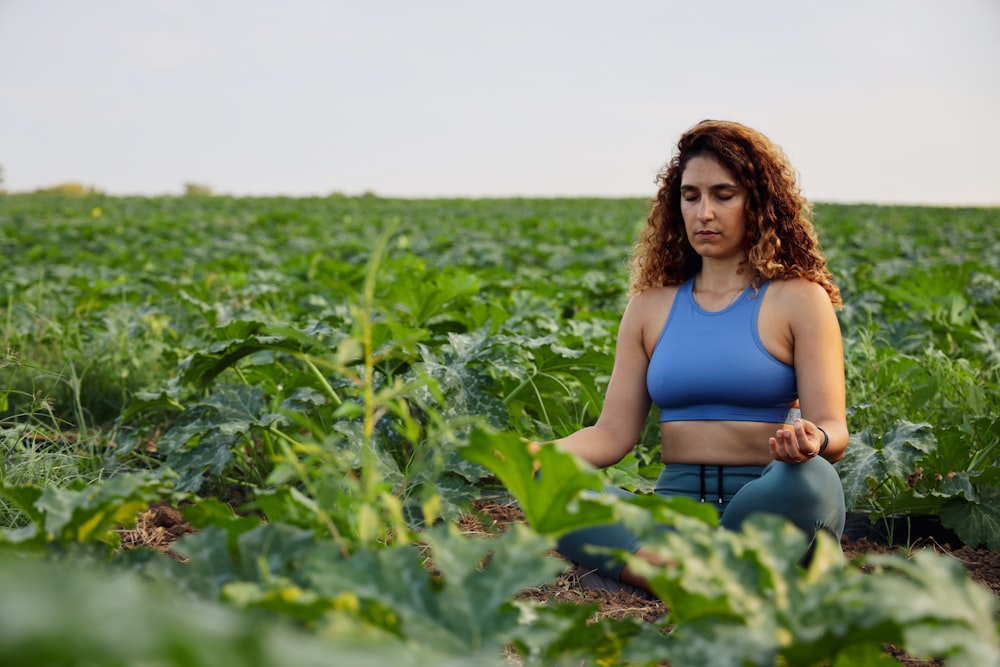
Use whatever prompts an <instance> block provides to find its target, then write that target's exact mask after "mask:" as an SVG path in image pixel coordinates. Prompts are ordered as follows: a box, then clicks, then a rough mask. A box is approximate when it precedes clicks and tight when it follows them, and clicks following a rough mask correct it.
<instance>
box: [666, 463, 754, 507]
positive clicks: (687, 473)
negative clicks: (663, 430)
mask: <svg viewBox="0 0 1000 667" xmlns="http://www.w3.org/2000/svg"><path fill="white" fill-rule="evenodd" d="M763 470H764V466H746V465H737V466H733V465H715V464H707V463H706V464H698V463H668V464H667V465H666V466H665V467H664V469H663V472H662V473H661V474H660V477H659V479H658V480H657V484H656V489H655V492H656V493H657V494H660V495H664V496H677V495H682V496H686V497H688V498H691V499H692V500H697V501H701V502H710V503H712V504H713V505H715V506H716V507H717V508H718V509H720V510H721V509H724V508H725V507H726V505H727V504H728V503H729V501H730V500H731V499H732V497H733V495H734V494H735V493H736V492H737V491H739V490H740V489H741V488H742V487H743V485H744V484H746V483H747V482H750V481H752V480H754V479H757V478H758V477H760V475H761V473H762V472H763Z"/></svg>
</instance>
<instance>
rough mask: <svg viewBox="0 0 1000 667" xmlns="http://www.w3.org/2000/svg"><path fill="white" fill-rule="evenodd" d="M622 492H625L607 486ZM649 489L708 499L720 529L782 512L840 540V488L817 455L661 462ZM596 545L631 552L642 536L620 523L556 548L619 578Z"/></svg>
mask: <svg viewBox="0 0 1000 667" xmlns="http://www.w3.org/2000/svg"><path fill="white" fill-rule="evenodd" d="M607 491H608V492H609V493H614V494H616V495H619V496H622V497H626V496H629V495H631V494H630V493H629V492H628V491H625V490H623V489H619V488H616V487H610V486H609V487H607ZM653 492H654V493H655V494H656V495H658V496H662V497H664V498H671V497H676V496H684V497H687V498H691V499H693V500H700V501H701V502H706V503H712V504H713V505H714V506H715V507H716V508H718V510H719V512H720V514H721V516H720V517H719V522H720V523H721V525H722V527H723V528H728V529H730V530H738V529H739V527H740V525H741V524H742V523H743V520H744V519H746V518H747V517H748V516H750V515H751V514H755V513H757V512H765V513H769V514H777V515H779V516H783V517H785V518H786V519H788V520H789V521H791V522H792V523H793V524H795V525H796V526H798V527H799V528H800V529H801V530H802V531H803V532H804V533H806V534H807V535H809V536H810V537H812V536H813V535H814V534H815V533H816V531H817V530H819V529H825V530H827V531H829V532H830V533H832V534H833V535H835V536H836V537H837V539H838V540H839V539H840V536H841V534H843V532H844V519H845V516H846V510H845V507H844V490H843V487H842V486H841V484H840V477H839V476H838V475H837V471H836V470H834V468H833V465H831V464H830V462H829V461H827V460H826V459H824V458H822V457H819V456H817V457H816V458H813V459H809V460H808V461H806V462H805V463H798V464H792V463H783V462H781V461H772V462H771V463H769V464H768V465H766V466H716V465H692V464H677V463H672V464H669V465H667V466H665V467H664V469H663V472H662V473H660V477H659V479H657V480H656V487H655V488H654V490H653ZM588 546H598V547H609V548H613V549H622V550H625V551H630V552H631V553H635V552H636V551H637V550H638V549H639V547H640V546H642V543H641V541H640V540H639V538H638V537H636V536H635V535H633V534H632V533H631V532H629V531H628V530H627V529H626V528H625V526H624V525H622V524H619V523H616V524H609V525H606V526H596V527H593V528H584V529H583V530H578V531H575V532H572V533H569V534H567V535H564V536H563V537H562V538H560V540H559V542H558V544H557V546H556V550H557V551H559V553H561V554H562V555H564V556H565V557H566V558H568V559H569V560H571V561H573V562H575V563H579V564H580V565H582V566H584V567H586V568H588V569H591V570H597V571H598V572H600V573H601V574H603V575H605V576H609V577H612V578H614V579H618V578H619V577H620V576H621V572H622V568H624V567H625V563H623V562H622V561H621V560H619V559H617V558H615V557H614V556H611V555H609V554H596V553H590V552H589V551H588V550H587V549H586V547H588Z"/></svg>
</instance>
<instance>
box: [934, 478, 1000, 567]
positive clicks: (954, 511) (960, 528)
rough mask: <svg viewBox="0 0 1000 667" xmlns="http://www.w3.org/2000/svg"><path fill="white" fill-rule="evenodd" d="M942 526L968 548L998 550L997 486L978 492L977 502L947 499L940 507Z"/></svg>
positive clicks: (999, 509)
mask: <svg viewBox="0 0 1000 667" xmlns="http://www.w3.org/2000/svg"><path fill="white" fill-rule="evenodd" d="M941 524H942V525H944V526H945V527H946V528H951V529H952V530H954V531H955V533H956V534H957V535H958V537H959V538H960V539H961V540H962V542H964V543H965V544H968V545H969V546H971V547H974V548H975V547H978V546H981V545H985V546H986V548H987V549H990V550H991V551H1000V487H996V486H986V487H983V488H982V489H980V493H979V499H978V502H968V501H964V500H962V499H960V498H955V499H953V500H949V501H948V502H946V503H945V504H944V505H943V506H942V507H941Z"/></svg>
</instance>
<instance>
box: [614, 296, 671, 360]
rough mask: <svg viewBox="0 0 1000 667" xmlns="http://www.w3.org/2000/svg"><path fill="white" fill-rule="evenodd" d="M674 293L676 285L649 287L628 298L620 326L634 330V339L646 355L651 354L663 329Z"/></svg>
mask: <svg viewBox="0 0 1000 667" xmlns="http://www.w3.org/2000/svg"><path fill="white" fill-rule="evenodd" d="M676 294H677V285H669V286H666V287H650V288H649V289H646V290H643V291H642V292H640V293H638V294H636V295H635V296H633V297H632V298H631V299H630V300H629V303H628V307H627V308H626V309H625V316H624V317H623V318H622V327H623V328H624V327H628V328H629V329H630V330H631V331H632V332H634V334H635V336H636V339H637V340H639V341H641V342H642V344H643V347H644V348H645V351H646V354H647V356H648V355H650V354H652V349H653V345H654V344H655V343H656V340H657V339H658V338H659V337H660V332H662V331H663V326H664V324H666V322H667V317H668V316H669V315H670V309H671V307H672V306H673V304H674V296H675V295H676Z"/></svg>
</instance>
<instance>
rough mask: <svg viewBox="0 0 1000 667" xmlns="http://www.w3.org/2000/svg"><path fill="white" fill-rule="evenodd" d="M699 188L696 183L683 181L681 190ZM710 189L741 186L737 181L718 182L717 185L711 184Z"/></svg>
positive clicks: (738, 187) (737, 188)
mask: <svg viewBox="0 0 1000 667" xmlns="http://www.w3.org/2000/svg"><path fill="white" fill-rule="evenodd" d="M698 189H699V188H698V187H697V186H695V185H690V184H687V183H681V191H684V190H698ZM708 189H709V191H715V190H739V189H740V186H739V185H738V184H736V183H716V184H715V185H710V186H709V187H708Z"/></svg>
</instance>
